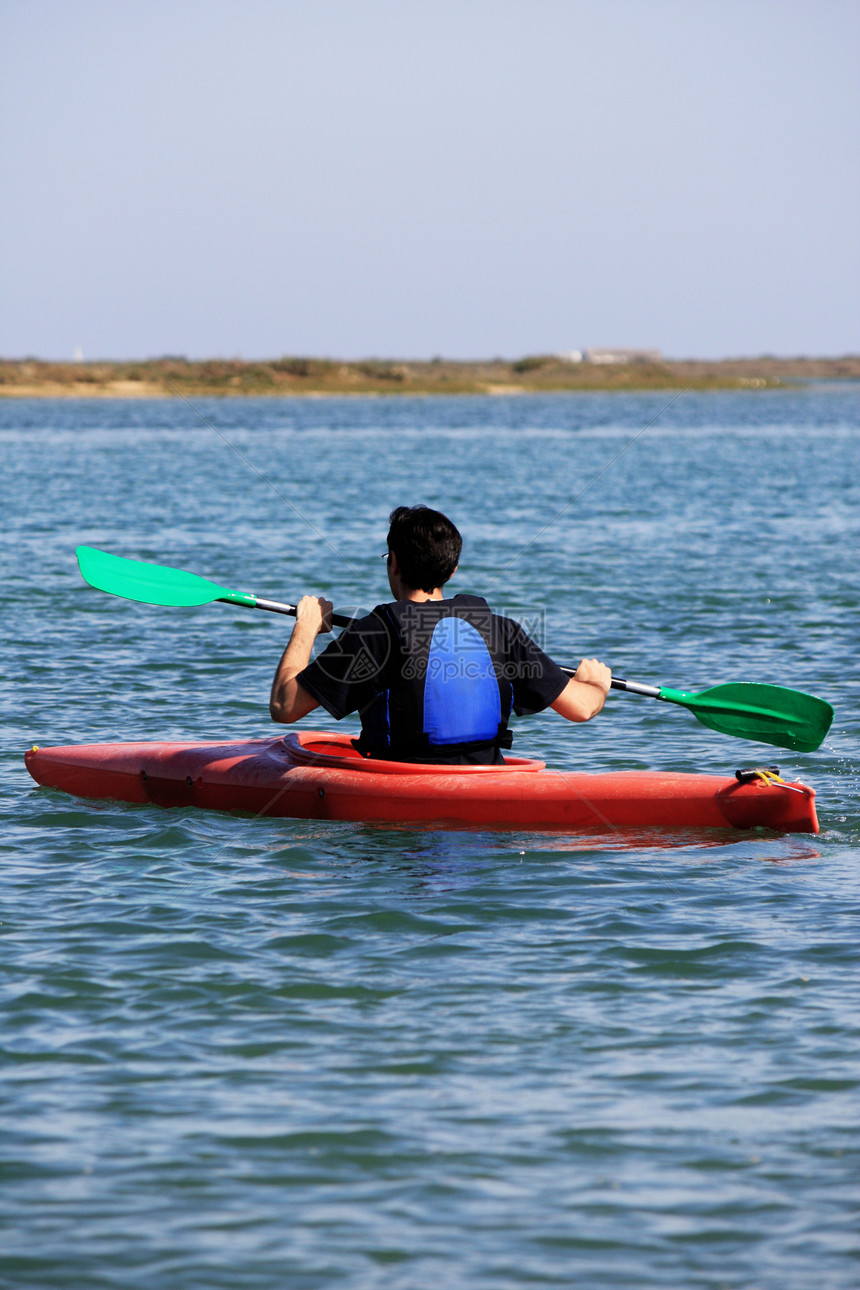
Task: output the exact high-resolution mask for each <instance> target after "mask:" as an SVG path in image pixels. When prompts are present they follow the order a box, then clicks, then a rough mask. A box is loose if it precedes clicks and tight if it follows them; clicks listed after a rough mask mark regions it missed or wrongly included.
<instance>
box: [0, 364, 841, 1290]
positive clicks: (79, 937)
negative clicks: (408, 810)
mask: <svg viewBox="0 0 860 1290" xmlns="http://www.w3.org/2000/svg"><path fill="white" fill-rule="evenodd" d="M0 454H1V455H2V456H0V459H2V463H3V464H2V485H0V508H2V511H1V512H0V513H2V516H3V524H2V533H0V544H2V555H3V578H2V584H0V595H2V611H3V612H2V618H3V624H4V629H5V631H4V635H5V648H4V652H3V662H4V677H3V687H2V709H0V723H2V730H3V752H2V763H1V764H2V786H3V796H2V803H0V810H2V832H0V853H2V874H3V878H2V886H0V935H2V942H0V1008H2V1012H1V1013H0V1046H2V1047H0V1135H2V1144H0V1145H2V1150H0V1284H2V1285H4V1286H6V1285H8V1286H14V1287H18V1286H27V1287H32V1286H40V1287H51V1290H55V1288H57V1290H59V1288H65V1287H80V1286H87V1287H141V1288H143V1287H146V1288H153V1290H155V1288H158V1290H161V1287H171V1288H173V1287H177V1288H181V1290H191V1288H192V1287H193V1288H195V1290H196V1288H197V1287H207V1288H208V1287H225V1288H226V1287H231V1288H232V1287H243V1288H244V1287H249V1288H250V1287H254V1288H255V1290H256V1288H261V1290H262V1288H265V1290H270V1288H271V1290H275V1288H278V1290H280V1288H282V1287H289V1288H290V1290H292V1288H293V1287H296V1288H297V1290H311V1288H313V1290H316V1287H329V1286H335V1285H336V1286H338V1287H344V1288H345V1290H359V1288H360V1290H365V1288H368V1290H369V1288H371V1287H373V1288H375V1287H386V1290H387V1288H388V1287H394V1288H403V1290H412V1288H413V1287H423V1286H427V1285H433V1284H435V1285H439V1286H445V1287H446V1290H448V1288H451V1290H460V1288H461V1287H462V1288H465V1287H470V1288H471V1287H487V1288H493V1290H495V1288H496V1287H502V1288H506V1287H521V1286H532V1285H547V1286H573V1285H576V1286H578V1287H591V1286H594V1287H606V1286H609V1287H656V1286H674V1287H683V1288H685V1290H686V1288H687V1287H714V1288H715V1290H716V1287H732V1288H734V1287H738V1288H740V1287H744V1290H746V1288H748V1287H759V1288H761V1290H770V1288H773V1290H785V1287H800V1286H807V1285H811V1284H815V1285H816V1286H819V1287H834V1288H835V1287H839V1288H842V1287H844V1288H846V1290H847V1288H848V1287H852V1288H853V1287H856V1286H857V1285H858V1284H860V1059H858V1045H859V1044H860V946H858V925H859V924H860V876H858V859H860V812H858V765H859V764H860V755H858V751H857V750H858V733H860V718H858V711H857V692H858V681H857V667H856V653H857V645H858V616H857V605H858V574H857V570H858V559H857V551H858V547H860V399H858V389H857V387H856V386H844V387H841V388H839V387H831V388H822V387H815V386H808V387H805V388H802V389H799V390H796V391H788V390H785V391H773V392H771V391H755V392H749V393H709V394H692V393H686V394H682V395H681V396H680V397H674V396H672V395H665V394H653V395H651V394H649V395H575V396H563V395H559V396H552V397H546V398H544V397H540V398H531V397H529V398H486V399H483V398H472V399H450V400H444V399H418V400H411V399H403V400H374V399H367V400H327V399H322V400H306V401H299V400H295V401H289V400H286V401H264V400H259V401H256V400H236V401H208V400H203V401H201V402H200V403H198V404H196V405H195V407H194V408H192V407H191V406H189V405H187V404H185V403H182V402H180V401H165V402H114V401H95V400H93V401H85V402H76V401H14V400H2V401H0ZM417 501H424V502H427V503H429V504H431V505H436V506H439V507H441V509H443V510H445V511H446V512H448V513H449V514H450V515H451V516H452V517H453V518H454V519H455V520H456V522H457V523H458V524H459V526H460V527H461V529H462V531H463V534H464V537H465V542H466V546H465V550H464V556H463V560H462V562H461V569H460V572H459V573H458V575H457V579H456V584H455V586H456V588H457V589H459V590H462V591H474V592H477V593H479V594H485V595H487V596H488V597H489V598H490V599H491V600H492V601H493V602H494V604H495V605H496V606H497V607H498V608H500V609H503V610H505V611H507V612H509V613H512V614H515V615H517V616H520V617H522V618H523V620H524V621H526V622H527V623H528V624H529V626H530V628H531V629H532V631H533V632H534V633H535V634H537V635H539V636H540V637H541V639H542V640H543V641H544V643H545V645H546V647H547V648H548V649H549V650H550V652H551V653H553V655H554V656H555V657H556V658H557V659H558V660H559V661H560V662H566V663H576V662H577V661H578V659H579V658H580V657H581V656H582V655H583V654H588V655H592V654H594V655H597V656H598V657H600V658H603V659H605V660H606V661H607V662H609V663H610V664H611V666H612V667H613V669H614V670H615V671H616V672H617V673H620V674H622V675H627V676H628V677H631V678H633V679H636V680H641V681H646V682H650V683H654V684H665V685H669V686H674V687H676V688H681V689H691V690H696V689H702V688H705V687H706V686H709V685H713V684H717V683H719V682H722V681H730V680H756V681H766V682H772V683H776V684H781V685H786V686H791V687H794V688H797V689H802V690H807V691H809V692H811V693H814V694H819V695H821V696H822V697H824V698H827V699H829V700H830V701H831V702H832V703H833V704H834V705H835V707H836V719H835V722H834V726H833V729H832V732H831V734H830V735H829V736H828V739H827V741H826V743H825V745H824V746H823V747H822V748H821V749H820V750H819V751H818V752H817V753H813V754H806V755H800V754H792V753H789V752H785V751H783V750H777V749H774V748H768V747H767V746H764V745H757V744H747V743H744V742H742V741H739V740H736V739H730V738H729V737H727V736H723V735H719V734H716V733H714V732H710V731H708V730H706V729H705V728H704V727H702V726H701V725H699V724H698V723H697V722H696V721H695V720H694V718H693V717H692V716H691V715H690V714H688V713H686V712H684V711H683V710H682V709H680V708H670V707H668V706H667V705H662V704H656V703H653V702H651V701H648V700H644V699H636V698H635V697H633V696H627V695H618V694H613V695H612V696H610V699H609V701H608V704H607V708H606V710H605V712H604V713H603V715H602V716H601V717H600V718H598V720H596V721H595V722H593V723H591V724H589V725H587V726H584V727H573V726H571V725H568V724H567V723H565V722H563V721H562V720H561V719H560V718H558V717H557V716H555V715H554V714H552V713H550V714H548V715H541V716H539V717H534V718H531V719H529V720H527V721H526V720H523V721H521V722H518V723H517V732H516V748H517V749H518V750H519V751H521V752H532V753H534V754H536V755H539V756H542V757H545V758H546V759H547V760H548V761H549V762H550V763H551V764H553V765H557V766H562V767H569V768H572V767H576V766H581V767H584V768H588V769H612V768H617V767H622V766H625V767H654V768H665V769H678V770H696V769H706V770H713V771H719V772H724V771H729V772H731V771H733V770H734V769H735V767H737V766H740V765H745V764H750V763H754V762H756V761H758V762H761V761H764V762H766V763H771V762H778V764H779V765H780V767H781V769H782V771H783V773H784V774H789V775H790V776H792V777H796V778H801V779H803V780H805V781H806V782H809V783H811V784H812V785H813V786H814V787H815V788H816V789H817V790H818V795H819V796H818V803H819V809H820V815H821V823H822V832H821V834H820V835H819V836H818V837H812V836H793V837H782V836H776V835H767V834H749V835H744V834H739V833H717V832H714V833H711V834H702V835H688V836H674V837H673V836H664V837H659V836H651V837H648V836H645V837H643V838H641V839H639V840H638V841H637V843H636V844H635V845H634V846H632V847H631V846H629V845H623V843H622V840H621V839H616V838H613V837H612V836H611V835H610V836H609V837H607V838H604V839H601V840H597V841H596V840H595V839H593V838H592V839H587V838H578V837H573V836H564V835H550V834H534V833H526V832H523V833H510V834H504V833H483V832H473V833H457V832H451V831H436V830H426V829H425V830H410V829H400V828H388V829H381V828H371V827H362V826H351V825H338V824H328V823H320V822H302V821H289V820H277V821H275V820H260V819H257V820H254V819H250V818H242V817H224V816H216V815H207V814H204V813H201V812H196V811H194V810H193V809H180V810H175V811H170V812H167V811H162V810H160V809H158V808H156V807H133V806H123V805H119V804H115V803H114V804H112V803H95V802H83V801H78V800H76V799H73V798H70V797H66V796H64V795H63V794H60V793H58V792H54V791H49V790H44V789H38V788H36V786H35V785H33V784H32V782H31V781H30V780H29V778H28V777H27V775H26V772H25V770H24V767H23V762H22V754H23V751H24V749H25V748H26V747H27V746H29V744H31V743H39V744H43V745H46V744H52V743H68V742H96V741H103V740H113V739H146V738H152V739H161V738H169V737H176V738H194V739H204V738H209V737H212V738H224V737H231V738H232V737H240V736H241V737H245V736H262V735H267V734H269V733H270V732H271V730H272V727H271V725H270V723H269V721H268V714H267V698H268V688H269V684H270V681H271V676H272V672H273V670H274V667H275V664H276V662H277V659H278V657H279V655H280V651H281V649H282V646H283V643H284V640H285V637H286V633H287V632H288V630H289V623H288V621H286V620H284V619H282V618H278V617H276V616H275V615H268V614H262V613H258V614H255V613H249V612H247V611H242V610H239V609H233V608H231V607H229V606H226V605H212V606H208V607H202V608H199V609H191V610H178V609H156V608H150V607H147V606H142V605H134V604H131V603H129V602H126V601H122V600H118V599H114V598H109V597H106V596H104V595H101V594H99V593H97V592H95V591H93V590H91V589H89V588H87V587H86V586H85V585H84V584H83V583H82V582H81V580H80V578H79V576H78V573H77V569H76V565H75V561H74V548H75V546H76V544H78V543H88V544H91V545H94V546H98V547H102V548H103V549H106V550H109V551H113V552H115V553H117V554H120V555H128V556H132V557H136V558H142V559H150V560H154V561H156V562H159V563H163V564H168V565H175V566H177V567H179V568H186V569H191V570H194V571H196V572H198V573H201V574H204V575H206V576H209V577H212V578H214V579H216V580H217V581H218V582H220V583H223V584H227V585H229V586H233V587H236V588H240V589H244V590H253V591H256V592H257V593H259V594H260V595H263V596H269V597H271V598H274V599H289V600H294V599H295V598H296V597H297V596H299V595H300V594H302V593H303V592H305V591H316V592H320V593H325V594H328V595H330V596H331V597H332V599H334V600H335V602H336V605H337V607H338V608H342V609H344V610H348V611H353V610H354V609H355V608H357V607H360V606H365V607H369V606H371V605H372V604H374V603H376V602H377V601H378V600H380V599H383V598H385V596H386V594H387V592H386V588H385V585H384V565H383V563H382V561H380V560H379V558H378V557H379V554H380V553H381V552H384V550H385V533H386V528H387V525H386V517H387V514H388V511H389V510H390V509H391V508H392V507H393V506H394V505H396V504H399V503H402V502H406V503H413V502H417ZM313 724H316V725H320V726H325V727H326V728H328V727H333V725H334V723H332V722H330V721H329V719H328V718H327V717H325V716H323V717H319V715H318V714H316V713H315V714H314V719H313Z"/></svg>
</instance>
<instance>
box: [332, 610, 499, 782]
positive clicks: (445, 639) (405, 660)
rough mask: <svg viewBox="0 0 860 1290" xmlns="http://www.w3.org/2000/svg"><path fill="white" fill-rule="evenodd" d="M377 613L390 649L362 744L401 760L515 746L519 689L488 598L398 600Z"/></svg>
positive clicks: (479, 754)
mask: <svg viewBox="0 0 860 1290" xmlns="http://www.w3.org/2000/svg"><path fill="white" fill-rule="evenodd" d="M375 613H376V614H377V615H378V616H379V617H380V619H381V620H382V621H383V622H384V623H385V626H386V630H387V634H388V639H389V645H390V654H389V660H388V663H387V665H386V667H385V669H384V672H383V678H382V680H383V686H384V688H381V689H380V691H379V693H378V694H377V696H376V697H375V699H374V701H373V703H372V704H371V705H370V707H369V708H368V709H366V710H365V711H364V712H363V713H362V733H361V738H360V739H359V740H358V743H357V747H358V748H359V750H360V751H361V752H363V753H365V754H367V755H368V756H375V757H385V758H388V759H390V760H400V761H456V760H458V759H459V758H461V756H462V754H474V755H475V760H486V761H494V760H497V759H499V755H498V750H499V749H500V748H510V746H511V735H510V732H509V731H508V728H507V721H508V717H509V716H510V712H511V704H512V702H513V691H512V688H511V684H510V681H509V680H507V679H506V678H505V661H506V660H505V658H504V655H503V653H502V647H501V642H500V640H499V639H498V637H499V632H498V630H496V629H495V628H494V616H493V614H492V611H491V610H490V608H489V606H488V604H487V602H486V601H485V600H482V599H481V598H480V597H479V596H455V597H454V598H453V599H452V600H427V601H420V602H417V603H416V602H412V601H397V602H395V603H393V604H387V605H381V606H379V607H378V609H377V610H376V611H375ZM498 621H499V620H495V622H498Z"/></svg>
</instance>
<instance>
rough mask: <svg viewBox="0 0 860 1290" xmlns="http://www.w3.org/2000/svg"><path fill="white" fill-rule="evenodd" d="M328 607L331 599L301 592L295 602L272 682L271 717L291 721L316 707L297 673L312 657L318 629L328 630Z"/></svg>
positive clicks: (298, 718) (316, 704)
mask: <svg viewBox="0 0 860 1290" xmlns="http://www.w3.org/2000/svg"><path fill="white" fill-rule="evenodd" d="M331 611H332V603H331V601H330V600H324V599H323V598H322V597H320V596H302V598H301V600H300V601H299V603H298V605H297V606H296V625H295V627H294V628H293V631H292V635H291V636H290V639H289V643H288V644H287V648H286V649H285V650H284V652H283V654H282V655H281V661H280V663H279V664H278V668H277V671H276V672H275V679H274V681H273V682H272V693H271V695H270V697H269V713H270V715H271V718H272V720H273V721H280V722H283V723H284V724H285V725H290V724H291V723H292V722H293V721H299V720H300V719H301V718H302V717H306V716H307V714H308V713H309V712H313V710H314V708H318V707H319V704H318V703H317V701H316V699H314V698H313V697H312V696H311V695H310V694H308V692H307V690H305V689H303V687H302V686H301V685H300V684H299V682H298V681H297V680H296V677H297V676H298V674H299V672H303V671H304V669H305V668H306V667H307V665H308V663H309V662H310V661H311V650H312V648H313V643H314V641H315V640H316V638H317V636H318V635H319V634H320V632H330V631H331Z"/></svg>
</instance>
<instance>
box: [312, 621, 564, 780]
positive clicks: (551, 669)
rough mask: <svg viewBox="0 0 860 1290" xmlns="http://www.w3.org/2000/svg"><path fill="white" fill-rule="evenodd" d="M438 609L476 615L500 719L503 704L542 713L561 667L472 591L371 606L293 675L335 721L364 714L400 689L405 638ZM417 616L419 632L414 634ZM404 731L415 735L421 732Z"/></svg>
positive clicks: (560, 683)
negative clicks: (502, 698) (495, 682)
mask: <svg viewBox="0 0 860 1290" xmlns="http://www.w3.org/2000/svg"><path fill="white" fill-rule="evenodd" d="M392 611H393V612H392ZM440 613H444V614H446V615H449V614H452V613H453V614H455V615H456V616H457V617H464V618H467V619H468V618H469V617H470V616H474V615H476V614H477V615H480V620H481V622H482V626H483V629H484V632H485V633H487V638H488V640H489V643H490V646H491V650H490V652H491V654H492V656H493V658H494V660H495V661H496V668H497V673H498V676H499V679H500V681H501V682H502V683H503V684H502V685H501V687H500V688H501V689H503V690H505V691H507V692H508V695H509V704H507V705H505V706H506V708H507V710H506V711H504V710H503V712H502V716H503V718H505V719H506V718H507V716H508V715H509V713H510V710H511V708H512V709H513V711H514V712H516V714H517V715H518V716H528V715H531V714H532V713H535V712H542V711H543V710H544V708H548V707H549V706H550V704H552V703H554V702H555V700H556V699H557V698H558V696H559V695H560V694H561V692H562V690H563V689H564V687H565V685H566V684H567V681H568V677H567V676H566V675H565V673H564V672H562V670H561V668H560V667H558V665H557V664H555V663H554V662H553V661H552V659H551V658H549V657H548V656H547V655H546V654H545V653H544V652H543V650H541V649H540V648H539V646H538V645H536V644H535V642H534V641H533V640H532V639H531V638H530V637H529V636H528V635H526V633H525V631H524V630H523V628H522V627H521V626H520V624H519V623H517V622H515V621H514V620H513V619H511V618H503V617H501V616H500V615H497V614H493V613H491V612H490V610H489V608H488V606H487V604H486V602H485V601H483V600H481V599H480V598H479V597H477V596H454V597H453V598H452V599H450V600H445V601H441V602H440V601H433V600H429V601H419V602H398V603H395V604H393V605H391V606H387V605H377V606H376V608H375V609H374V610H373V611H372V612H371V613H370V614H367V615H366V616H365V617H364V618H360V619H356V620H355V621H354V622H353V623H352V624H350V626H349V627H347V628H346V629H345V630H344V631H343V632H342V633H341V635H340V636H339V637H338V638H337V639H336V640H334V641H332V642H331V644H330V645H328V646H327V648H326V649H325V650H323V652H322V653H321V654H320V655H318V657H317V658H316V659H315V660H314V661H313V662H312V663H310V664H309V665H308V666H307V667H306V668H305V669H304V670H303V671H302V672H300V673H299V675H298V677H297V680H298V682H299V684H300V685H301V686H302V688H303V689H304V690H306V691H307V693H308V694H310V695H311V697H312V698H314V699H316V700H317V702H318V703H320V704H321V705H322V707H323V708H325V710H326V712H328V713H330V714H331V716H333V717H335V718H336V719H337V720H340V719H341V718H342V717H345V716H347V715H348V714H349V713H351V712H358V713H359V714H360V715H361V716H362V717H364V715H365V714H370V712H371V710H372V709H373V706H374V705H375V704H377V703H378V700H379V697H380V695H381V694H382V693H384V692H386V691H388V692H391V691H395V690H396V689H397V687H398V686H400V687H401V688H402V686H403V683H404V680H406V681H409V680H410V667H411V662H412V655H411V654H410V639H414V640H420V638H421V637H422V635H423V636H424V637H425V638H427V637H429V635H432V631H433V626H434V625H435V624H436V622H438V619H439V616H440ZM404 619H405V620H406V624H407V630H406V631H405V632H404V630H403V625H404ZM424 619H426V630H425V631H424V632H423V633H422V630H421V628H422V621H423V620H424ZM395 620H396V621H397V623H398V626H399V632H397V631H396V632H392V628H391V623H392V622H393V621H395ZM404 641H405V649H404V647H403V643H404ZM414 652H415V653H417V652H419V651H418V650H417V649H416V650H415V651H414ZM504 682H508V683H509V687H508V685H506V684H504ZM410 733H412V734H414V735H415V736H419V735H420V734H421V731H420V730H415V731H412V732H410ZM416 759H417V758H416ZM410 760H412V759H410ZM450 760H460V759H459V758H453V757H452V758H451V759H450Z"/></svg>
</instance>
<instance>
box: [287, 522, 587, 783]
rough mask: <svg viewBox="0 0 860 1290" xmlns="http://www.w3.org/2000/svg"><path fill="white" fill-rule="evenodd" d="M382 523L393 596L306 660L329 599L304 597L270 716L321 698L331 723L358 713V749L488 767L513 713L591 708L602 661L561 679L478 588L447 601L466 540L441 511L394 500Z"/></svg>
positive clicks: (570, 714)
mask: <svg viewBox="0 0 860 1290" xmlns="http://www.w3.org/2000/svg"><path fill="white" fill-rule="evenodd" d="M389 523H390V528H389V532H388V550H387V553H386V555H385V560H386V564H387V569H388V584H389V587H390V588H391V594H392V596H393V597H394V600H393V602H389V603H387V604H382V605H377V606H376V608H375V609H374V610H373V611H372V612H371V613H370V614H368V615H366V616H365V617H363V618H360V619H356V620H355V621H354V622H353V623H352V624H351V625H350V626H349V627H347V628H345V630H344V631H343V632H342V633H341V635H340V636H339V637H338V639H337V640H335V641H332V642H331V644H330V645H328V647H327V648H326V649H325V650H324V651H323V652H322V653H321V654H320V655H319V656H318V657H317V658H316V659H315V660H314V661H313V662H311V661H310V657H311V649H312V647H313V643H314V640H315V639H316V637H317V636H318V635H319V634H320V633H321V632H328V631H331V612H332V603H331V601H329V600H326V599H325V598H324V597H322V596H303V597H302V599H301V600H300V601H299V603H298V607H297V610H296V623H295V626H294V628H293V631H292V635H291V637H290V640H289V643H288V645H287V648H286V649H285V650H284V653H283V656H282V657H281V661H280V663H279V664H278V668H277V671H276V673H275V679H274V682H273V684H272V694H271V698H270V701H269V711H270V713H271V716H272V720H273V721H280V722H285V723H287V724H289V723H291V722H293V721H298V720H300V719H301V718H302V717H305V716H307V714H308V713H309V712H312V711H313V710H314V708H316V707H318V706H319V705H320V704H321V705H322V706H323V707H324V708H325V710H326V711H327V712H329V713H330V714H331V715H332V716H333V717H335V718H336V719H337V720H340V719H341V718H342V717H345V716H347V715H348V714H349V713H352V712H358V713H359V715H360V717H361V725H362V732H361V736H360V738H359V739H358V740H357V741H356V746H357V747H358V749H359V751H361V752H362V753H364V754H365V755H367V756H371V757H380V758H384V759H387V760H394V761H415V762H427V761H430V762H441V763H446V764H449V765H450V764H457V765H464V764H465V765H468V764H478V765H486V764H490V765H491V764H495V763H497V762H500V761H501V760H502V756H501V751H500V750H501V749H502V748H510V746H511V732H510V731H509V730H508V724H507V723H508V718H509V716H510V714H511V711H512V710H513V711H514V712H516V714H517V715H518V716H526V715H530V714H532V713H536V712H542V711H543V710H544V709H545V708H548V707H552V708H553V709H554V710H555V711H556V712H558V713H559V714H560V715H561V716H563V717H566V718H567V720H568V721H590V720H591V718H592V717H595V716H596V715H597V713H598V712H600V710H601V709H602V707H603V704H604V701H605V699H606V695H607V693H608V691H609V683H610V680H611V673H610V670H609V668H608V667H606V666H605V665H604V664H603V663H599V662H598V661H597V659H593V658H591V659H583V660H582V662H581V663H580V664H579V667H578V668H577V669H576V673H575V675H574V676H573V677H572V678H570V677H568V676H567V675H566V674H565V673H564V672H562V670H561V668H560V667H558V666H557V665H556V664H555V663H554V662H553V661H552V659H550V658H549V657H548V656H547V655H546V654H545V653H544V652H543V650H541V649H540V648H539V647H538V646H537V645H536V644H535V642H534V641H533V640H531V638H530V637H529V636H528V635H527V634H526V632H525V631H524V630H523V628H522V627H521V626H520V624H519V623H517V622H515V621H514V620H513V619H510V618H503V617H501V616H499V615H497V614H494V613H493V612H492V611H491V609H490V607H489V605H488V604H487V602H486V601H485V600H483V599H481V597H480V596H469V595H457V596H453V597H451V598H449V599H446V598H445V596H444V594H443V590H442V589H443V587H444V586H445V584H446V583H447V582H448V581H449V579H450V578H451V577H452V576H453V574H454V573H455V572H456V570H457V565H458V561H459V558H460V552H461V550H462V546H463V542H462V538H461V537H460V534H459V533H458V531H457V529H456V528H455V526H454V525H453V524H452V523H451V521H450V520H449V519H448V518H447V517H446V516H445V515H442V514H441V512H439V511H434V510H431V509H430V508H429V507H426V506H413V507H407V506H400V507H398V508H397V509H396V510H394V511H392V513H391V516H390V520H389Z"/></svg>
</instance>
